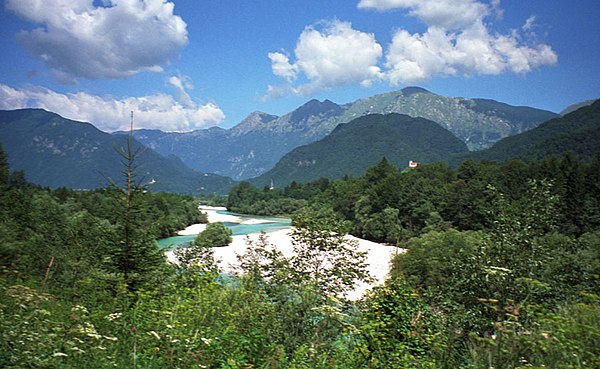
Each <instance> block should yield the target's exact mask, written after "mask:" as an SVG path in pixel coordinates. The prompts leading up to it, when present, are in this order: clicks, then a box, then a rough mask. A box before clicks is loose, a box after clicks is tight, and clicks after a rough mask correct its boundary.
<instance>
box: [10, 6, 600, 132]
mask: <svg viewBox="0 0 600 369" xmlns="http://www.w3.org/2000/svg"><path fill="white" fill-rule="evenodd" d="M598 19H600V2H598V0H576V1H566V0H564V1H547V0H530V1H526V2H523V1H516V0H345V1H339V0H319V1H313V0H268V1H267V0H254V1H247V0H219V1H214V0H213V1H205V0H171V1H166V0H52V1H49V0H3V2H2V7H1V9H0V37H1V39H0V47H1V48H2V50H1V54H0V55H2V57H1V59H0V109H17V108H23V107H42V108H45V109H47V110H51V111H54V112H57V113H59V114H61V115H63V116H65V117H67V118H71V119H76V120H82V121H89V122H92V123H94V124H95V125H96V126H97V127H98V128H100V129H102V130H105V131H113V130H117V129H123V128H126V127H127V124H128V120H129V111H130V110H134V111H135V115H136V125H137V126H138V128H158V129H163V130H169V131H187V130H192V129H198V128H204V127H209V126H214V125H219V126H222V127H224V128H229V127H232V126H234V125H236V124H237V123H239V122H240V121H241V120H242V119H244V118H245V117H246V116H247V115H248V114H250V113H251V112H253V111H257V110H258V111H264V112H266V113H270V114H275V115H283V114H285V113H287V112H289V111H291V110H293V109H295V108H296V107H298V106H300V105H301V104H303V103H305V102H306V101H308V100H310V99H312V98H316V99H319V100H323V99H330V100H332V101H334V102H336V103H339V104H343V103H348V102H352V101H354V100H356V99H359V98H363V97H367V96H371V95H374V94H377V93H382V92H386V91H391V90H396V89H401V88H403V87H406V86H413V85H416V86H421V87H424V88H426V89H428V90H430V91H432V92H435V93H437V94H440V95H446V96H457V97H481V98H490V99H495V100H498V101H502V102H506V103H509V104H512V105H527V106H533V107H537V108H541V109H547V110H551V111H555V112H559V111H560V110H562V109H563V108H565V107H566V106H568V105H570V104H573V103H576V102H579V101H582V100H587V99H593V98H599V97H600V62H599V61H600V22H598Z"/></svg>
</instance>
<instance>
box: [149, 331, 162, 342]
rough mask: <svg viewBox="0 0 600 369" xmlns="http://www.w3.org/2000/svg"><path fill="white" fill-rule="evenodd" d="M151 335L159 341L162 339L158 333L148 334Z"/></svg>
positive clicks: (151, 332)
mask: <svg viewBox="0 0 600 369" xmlns="http://www.w3.org/2000/svg"><path fill="white" fill-rule="evenodd" d="M148 334H149V335H151V336H154V337H155V338H156V339H157V340H159V339H160V336H159V335H158V333H156V332H154V331H150V332H148Z"/></svg>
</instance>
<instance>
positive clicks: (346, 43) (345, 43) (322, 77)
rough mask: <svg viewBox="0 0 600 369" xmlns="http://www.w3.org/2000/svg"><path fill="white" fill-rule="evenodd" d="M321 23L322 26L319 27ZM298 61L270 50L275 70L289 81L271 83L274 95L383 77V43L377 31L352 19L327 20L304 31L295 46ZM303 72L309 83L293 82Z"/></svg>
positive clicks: (310, 92) (358, 82) (314, 90)
mask: <svg viewBox="0 0 600 369" xmlns="http://www.w3.org/2000/svg"><path fill="white" fill-rule="evenodd" d="M317 26H320V28H318V27H317ZM294 54H295V59H296V61H295V62H294V63H290V60H289V57H288V56H287V55H285V54H282V53H280V52H273V53H269V58H270V59H271V66H272V69H273V73H274V74H275V75H277V76H279V77H282V78H284V79H286V81H287V82H288V83H290V84H289V85H282V86H269V93H272V95H270V96H271V97H274V96H281V95H283V93H284V91H283V89H284V87H285V86H287V89H286V90H287V92H288V93H294V94H298V95H302V96H308V95H311V94H313V93H315V92H316V91H318V90H323V89H330V88H334V87H338V86H342V85H348V84H361V85H369V84H370V83H372V82H373V81H375V80H377V79H379V78H380V77H381V71H380V68H379V67H378V66H377V63H378V61H379V58H380V57H381V55H382V48H381V45H379V44H378V43H377V41H376V40H375V36H374V35H373V34H369V33H365V32H361V31H357V30H355V29H353V28H352V25H351V24H350V23H348V22H342V21H339V20H333V21H323V22H321V23H320V24H319V25H316V26H309V27H306V28H305V29H304V31H303V32H302V34H301V35H300V37H299V39H298V42H297V44H296V48H295V50H294ZM300 74H302V75H303V76H304V77H305V78H306V82H305V83H300V84H299V85H298V86H295V87H294V86H292V85H291V82H293V81H295V80H296V79H297V78H299V76H300Z"/></svg>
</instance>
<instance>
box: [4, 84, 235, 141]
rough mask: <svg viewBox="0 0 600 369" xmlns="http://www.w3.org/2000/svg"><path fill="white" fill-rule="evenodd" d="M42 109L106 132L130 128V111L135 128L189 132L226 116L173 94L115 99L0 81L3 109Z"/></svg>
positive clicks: (209, 106)
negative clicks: (18, 86)
mask: <svg viewBox="0 0 600 369" xmlns="http://www.w3.org/2000/svg"><path fill="white" fill-rule="evenodd" d="M21 108H42V109H46V110H49V111H52V112H55V113H58V114H60V115H61V116H63V117H65V118H69V119H73V120H78V121H85V122H90V123H93V124H94V125H95V126H96V127H97V128H98V129H100V130H102V131H106V132H112V131H117V130H127V129H129V114H130V112H131V111H133V112H134V113H135V128H136V129H140V128H149V129H161V130H164V131H189V130H191V129H195V128H201V127H205V126H210V125H215V124H218V123H220V122H222V121H223V120H224V119H225V114H224V113H223V111H222V110H221V109H220V108H219V107H218V105H216V104H215V103H213V102H209V103H206V104H204V105H196V104H193V106H184V105H182V104H181V103H179V102H178V101H176V100H175V99H173V97H172V96H170V95H167V94H162V93H159V94H155V95H149V96H142V97H126V98H123V99H115V98H113V97H111V96H95V95H91V94H88V93H85V92H78V93H73V94H62V93H58V92H55V91H52V90H49V89H47V88H43V87H26V88H22V89H16V88H13V87H10V86H7V85H4V84H0V109H5V110H9V109H21Z"/></svg>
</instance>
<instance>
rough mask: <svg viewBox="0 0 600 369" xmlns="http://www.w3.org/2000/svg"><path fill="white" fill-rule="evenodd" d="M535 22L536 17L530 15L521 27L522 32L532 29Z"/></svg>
mask: <svg viewBox="0 0 600 369" xmlns="http://www.w3.org/2000/svg"><path fill="white" fill-rule="evenodd" d="M535 20H536V16H535V15H532V16H530V17H529V18H527V20H526V21H525V24H524V25H523V27H521V28H522V29H523V31H529V30H531V29H532V28H533V26H534V25H535Z"/></svg>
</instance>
